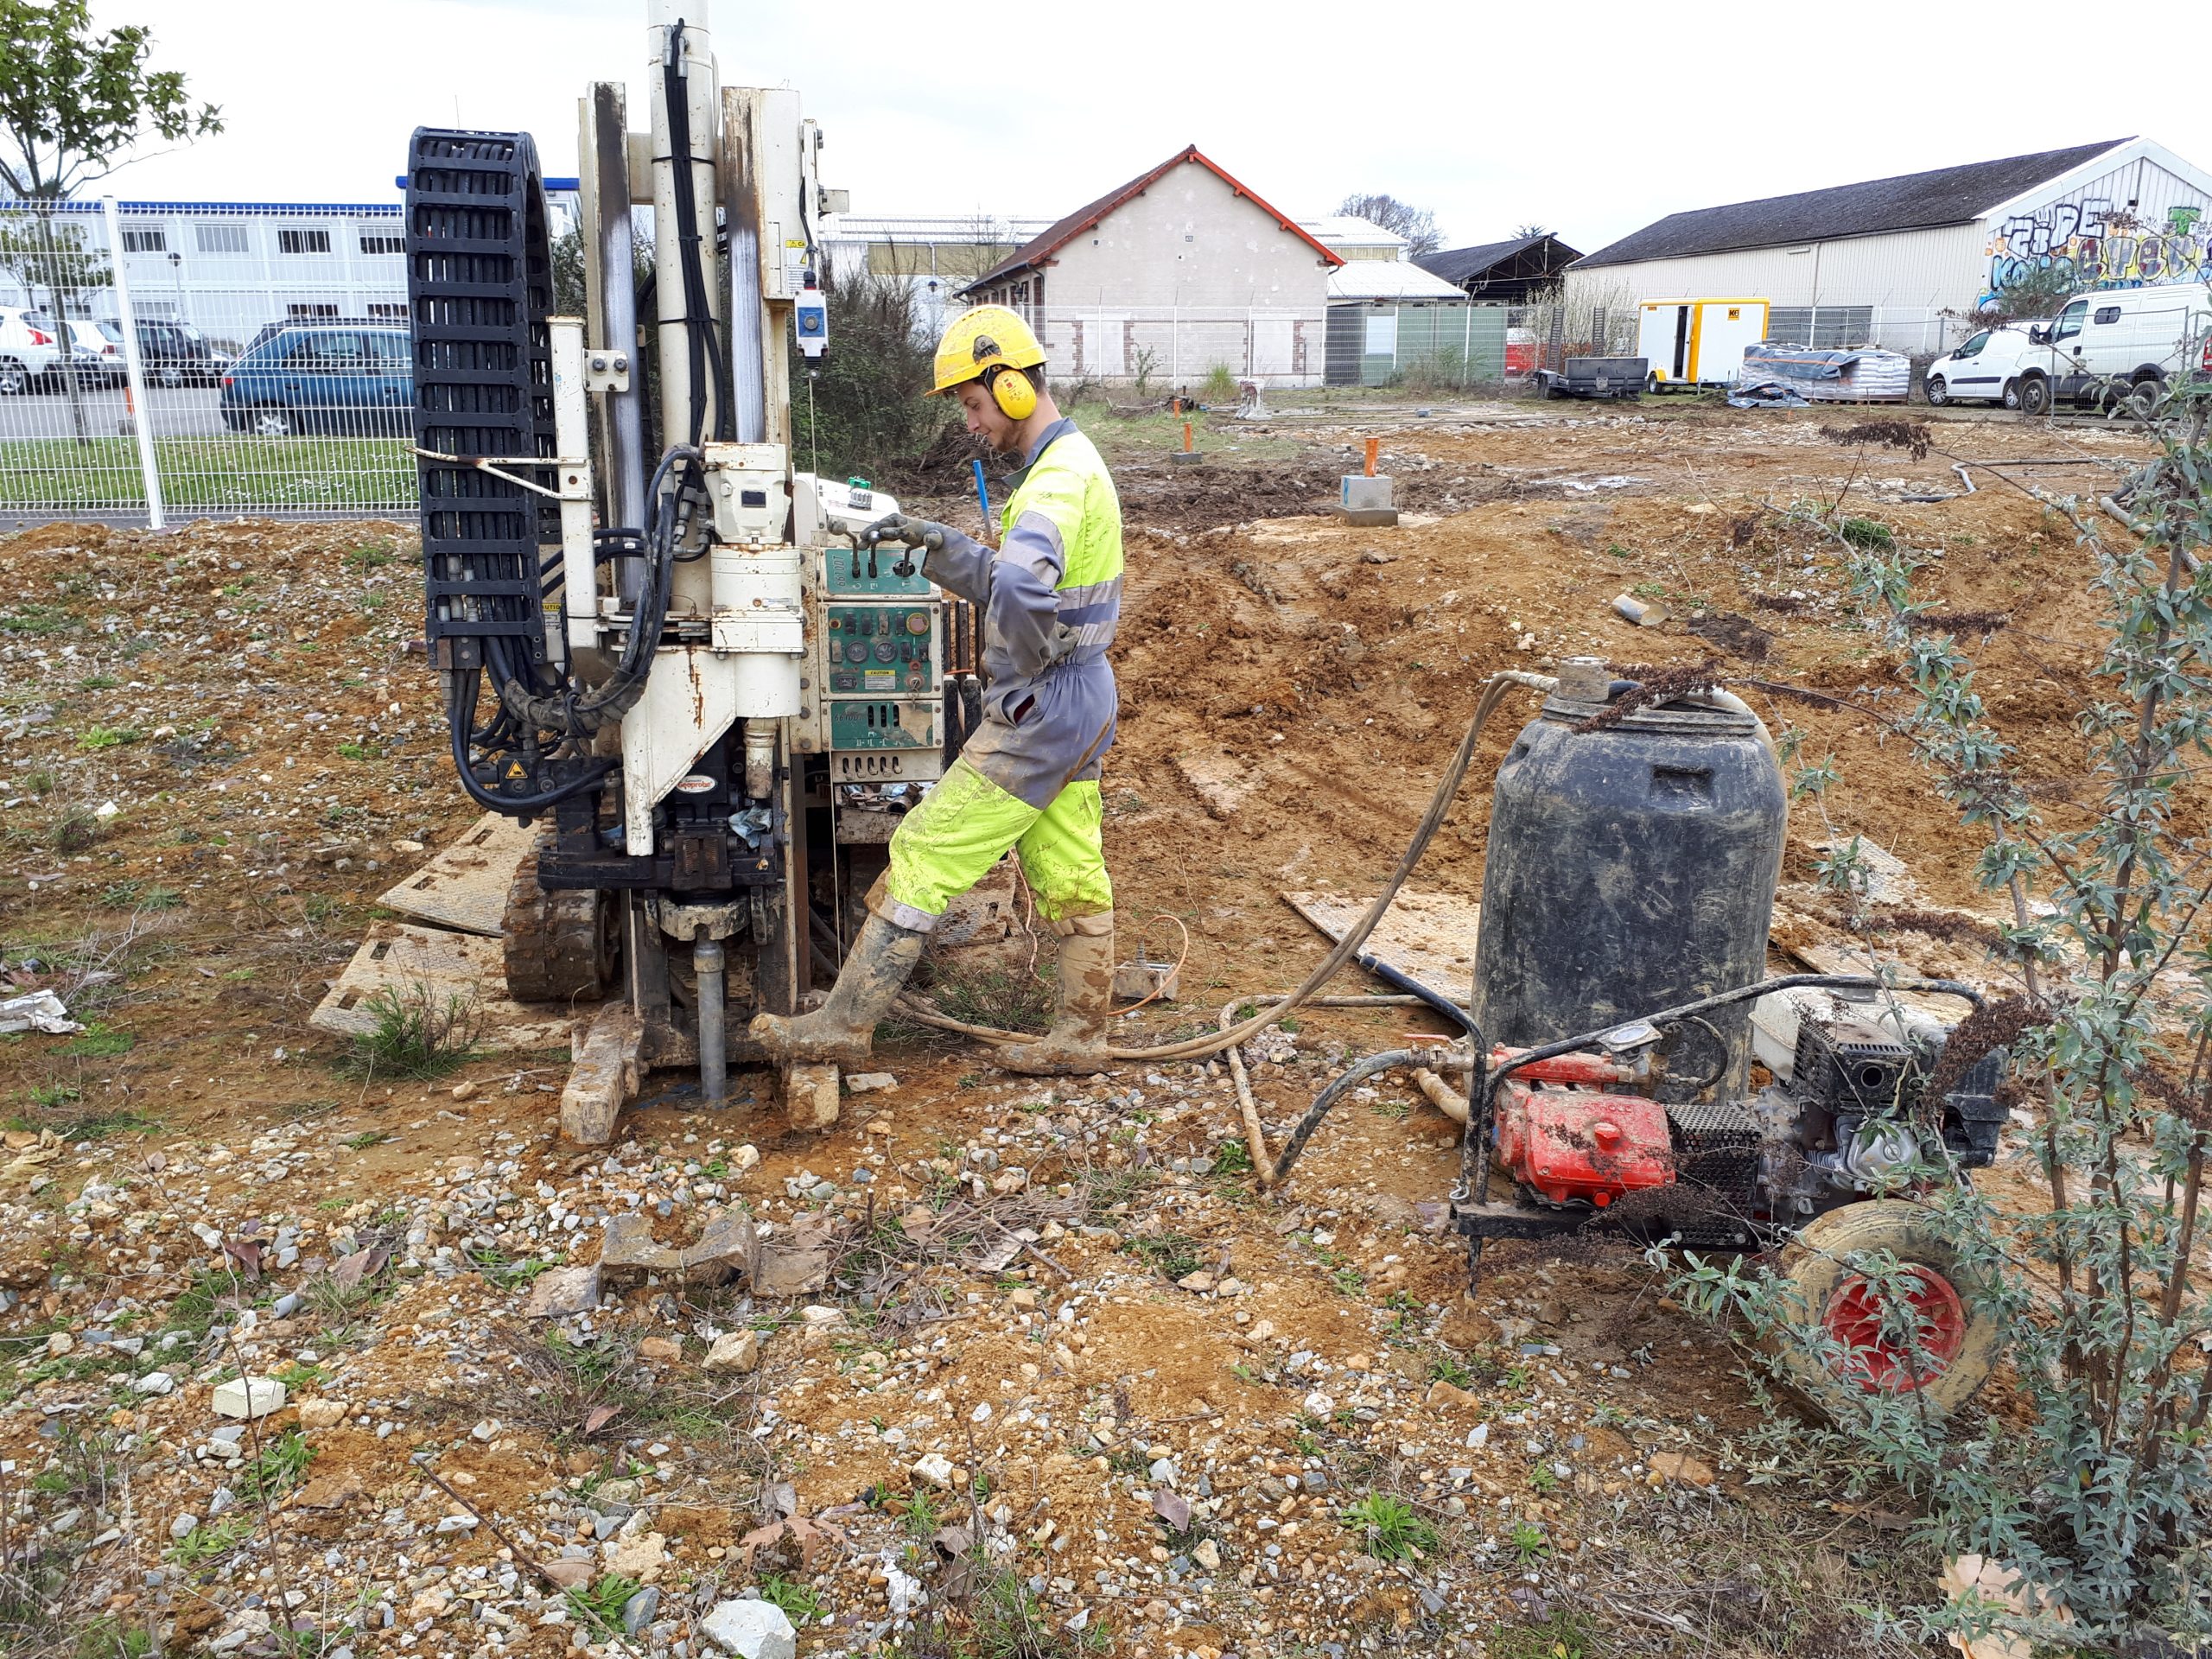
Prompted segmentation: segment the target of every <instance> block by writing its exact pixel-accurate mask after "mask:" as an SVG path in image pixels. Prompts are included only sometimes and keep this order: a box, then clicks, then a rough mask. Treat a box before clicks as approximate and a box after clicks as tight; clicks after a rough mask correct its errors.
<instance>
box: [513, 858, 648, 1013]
mask: <svg viewBox="0 0 2212 1659" xmlns="http://www.w3.org/2000/svg"><path fill="white" fill-rule="evenodd" d="M543 844H544V843H543V838H542V837H541V839H540V841H539V842H538V844H537V846H533V847H532V848H531V849H530V851H529V852H527V853H525V854H524V855H523V859H522V862H521V863H519V864H518V865H516V866H515V879H514V882H513V884H512V886H511V887H508V889H507V911H506V917H505V922H504V924H503V927H502V932H503V934H504V938H503V940H502V944H504V946H505V957H506V965H507V995H510V996H512V997H513V998H514V1000H515V1001H518V1002H596V1001H599V1000H600V999H601V997H603V996H605V995H607V992H608V990H609V989H610V988H612V987H613V984H614V983H615V970H616V968H617V965H618V963H620V958H621V944H622V936H621V930H620V925H619V921H618V917H617V912H616V911H615V907H614V905H613V901H612V900H611V899H610V898H609V896H608V895H607V894H606V893H595V892H592V891H589V890H588V889H579V888H563V889H561V890H560V891H559V892H556V893H548V892H546V891H545V890H544V889H543V887H539V886H538V885H537V854H538V848H539V847H542V846H543Z"/></svg>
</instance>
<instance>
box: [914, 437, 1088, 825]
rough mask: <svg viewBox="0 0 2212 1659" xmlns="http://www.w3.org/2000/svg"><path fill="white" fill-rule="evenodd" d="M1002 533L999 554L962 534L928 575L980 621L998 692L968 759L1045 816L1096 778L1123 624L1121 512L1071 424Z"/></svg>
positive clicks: (1028, 472) (1039, 445)
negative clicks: (1075, 787) (1072, 789)
mask: <svg viewBox="0 0 2212 1659" xmlns="http://www.w3.org/2000/svg"><path fill="white" fill-rule="evenodd" d="M1001 524H1002V525H1003V527H1004V535H1003V536H1002V537H1001V542H1000V545H999V548H998V550H997V551H995V552H994V551H993V550H991V549H989V548H987V547H985V546H984V545H983V544H982V543H980V542H976V541H972V540H970V539H969V537H965V536H962V535H959V534H958V533H957V532H955V533H953V534H951V535H949V536H948V537H946V538H945V544H944V547H943V548H942V549H940V550H933V551H931V553H930V554H929V555H928V556H927V558H926V559H925V561H924V564H923V570H924V574H925V575H927V576H928V577H929V578H930V580H931V581H932V582H936V583H937V584H938V586H939V587H941V588H944V589H946V590H947V591H948V592H950V593H954V594H958V595H959V596H960V597H961V598H963V599H964V600H968V601H970V602H971V603H973V604H974V605H975V606H976V607H977V609H978V610H979V611H981V612H982V614H983V619H984V628H985V641H984V650H983V666H984V668H985V670H986V671H987V672H988V674H989V676H990V685H989V687H988V690H986V691H985V692H984V694H983V720H982V725H981V726H980V727H979V728H977V729H976V732H975V734H973V735H972V736H970V737H969V740H968V746H967V747H966V748H965V749H963V751H962V753H963V755H964V756H965V757H966V758H967V760H968V761H969V764H970V765H972V766H975V768H976V770H977V771H978V772H982V774H983V775H984V776H985V777H986V778H988V779H990V780H991V781H992V782H993V783H995V784H996V785H998V786H999V787H1000V788H1001V789H1003V790H1005V791H1007V793H1008V794H1011V795H1016V796H1019V797H1020V798H1021V799H1022V800H1024V801H1027V803H1028V804H1030V805H1032V806H1034V807H1038V808H1039V809H1041V808H1044V807H1046V806H1049V805H1050V804H1052V798H1053V797H1054V796H1056V795H1058V793H1059V792H1060V791H1061V790H1062V789H1064V788H1065V787H1066V786H1067V785H1069V784H1071V783H1074V782H1076V781H1077V780H1079V779H1088V778H1096V777H1097V776H1098V772H1099V763H1100V762H1101V760H1103V758H1104V757H1105V753H1106V751H1107V750H1108V749H1109V747H1112V745H1113V741H1114V723H1115V710H1116V702H1117V694H1116V690H1115V687H1114V671H1113V668H1112V666H1111V665H1110V664H1108V662H1107V660H1106V648H1107V647H1108V646H1109V645H1112V644H1113V643H1114V629H1115V625H1116V623H1117V622H1118V621H1119V620H1120V619H1121V614H1122V501H1121V498H1120V496H1118V495H1117V494H1116V493H1115V490H1114V480H1113V477H1112V475H1111V474H1109V473H1108V472H1107V470H1106V461H1105V459H1104V457H1103V456H1102V455H1100V454H1099V453H1098V447H1097V446H1096V444H1094V443H1092V442H1091V441H1090V439H1089V438H1087V437H1085V436H1084V435H1083V434H1082V433H1080V432H1078V431H1077V430H1076V427H1075V423H1074V422H1073V421H1070V420H1065V419H1062V420H1058V421H1055V422H1053V423H1052V425H1050V426H1048V427H1046V429H1045V430H1044V432H1043V433H1042V434H1041V435H1039V438H1038V440H1037V442H1036V443H1035V444H1034V445H1033V446H1032V448H1031V449H1030V451H1029V455H1028V458H1027V465H1026V466H1025V467H1023V468H1022V470H1021V471H1020V473H1018V474H1015V476H1014V493H1013V494H1012V495H1011V496H1009V497H1008V498H1007V504H1006V508H1005V511H1004V512H1003V513H1002V515H1001Z"/></svg>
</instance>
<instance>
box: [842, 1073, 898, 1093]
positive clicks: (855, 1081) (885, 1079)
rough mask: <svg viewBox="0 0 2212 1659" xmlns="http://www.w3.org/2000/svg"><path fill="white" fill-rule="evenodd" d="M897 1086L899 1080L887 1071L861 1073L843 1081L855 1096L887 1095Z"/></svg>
mask: <svg viewBox="0 0 2212 1659" xmlns="http://www.w3.org/2000/svg"><path fill="white" fill-rule="evenodd" d="M898 1086H899V1079H898V1078H896V1077H893V1076H892V1075H891V1073H889V1072H888V1071H862V1072H860V1073H858V1074H857V1075H855V1076H849V1077H847V1078H846V1079H845V1087H846V1088H848V1089H849V1090H852V1092H853V1093H855V1094H856V1095H873V1094H880V1093H888V1092H889V1091H890V1090H894V1089H896V1088H897V1087H898Z"/></svg>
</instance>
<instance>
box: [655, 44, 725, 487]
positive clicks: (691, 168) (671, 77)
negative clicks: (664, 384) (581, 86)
mask: <svg viewBox="0 0 2212 1659" xmlns="http://www.w3.org/2000/svg"><path fill="white" fill-rule="evenodd" d="M682 63H683V19H681V18H678V19H677V22H675V24H674V25H673V26H672V27H671V29H669V31H668V56H667V58H666V59H665V60H664V62H663V63H662V66H661V87H662V92H663V96H664V98H665V99H666V101H667V105H668V149H669V159H670V165H671V168H672V169H673V168H681V169H682V170H681V173H680V175H679V176H678V177H677V185H676V244H677V257H678V258H679V259H680V260H681V261H682V263H683V333H684V339H685V342H686V344H687V345H688V346H690V356H691V442H693V443H695V444H699V443H704V442H706V441H707V392H708V388H709V386H713V387H715V389H717V391H719V389H720V387H721V342H720V341H719V340H716V339H715V323H714V312H713V310H712V308H710V307H709V304H708V302H707V278H706V272H705V267H704V266H703V265H702V263H701V260H700V252H699V203H698V199H697V196H696V194H695V192H696V166H697V163H696V161H695V160H694V159H693V157H692V155H691V101H690V99H688V98H687V97H685V96H684V92H683V80H684V77H683V71H682V70H681V68H680V67H678V66H679V65H681V64H682ZM710 376H711V378H710ZM715 403H716V404H718V405H719V407H718V409H717V410H716V416H717V419H716V421H715V435H716V436H718V437H721V438H723V439H725V440H726V439H728V438H729V437H731V436H733V435H734V429H732V428H731V424H730V423H731V422H732V420H733V419H734V415H733V412H732V410H730V407H729V403H730V400H729V399H728V397H716V398H715Z"/></svg>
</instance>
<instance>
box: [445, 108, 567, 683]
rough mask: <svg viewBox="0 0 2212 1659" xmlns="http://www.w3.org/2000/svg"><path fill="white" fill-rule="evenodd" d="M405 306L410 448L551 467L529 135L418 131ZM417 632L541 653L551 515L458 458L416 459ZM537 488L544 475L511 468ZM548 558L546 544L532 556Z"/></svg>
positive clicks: (547, 362)
mask: <svg viewBox="0 0 2212 1659" xmlns="http://www.w3.org/2000/svg"><path fill="white" fill-rule="evenodd" d="M407 303H408V313H409V321H410V327H411V329H412V332H413V338H414V354H415V411H414V413H415V442H416V446H417V448H422V449H429V450H433V451H435V452H437V453H439V454H448V455H454V456H458V457H474V456H488V457H493V458H499V457H514V458H518V459H529V458H550V457H552V456H553V454H555V444H554V435H553V373H552V354H551V342H550V335H549V333H548V330H547V327H546V318H547V317H548V316H549V315H550V314H551V312H552V309H553V262H552V253H551V244H550V240H549V239H548V235H547V230H546V213H545V190H544V184H543V178H542V176H541V175H540V172H539V168H538V164H537V146H536V145H535V144H534V143H531V137H530V135H529V134H528V133H520V132H456V131H448V130H439V129H434V128H429V127H423V128H417V129H416V133H415V137H414V139H413V142H412V143H411V144H410V147H409V150H408V167H407ZM416 467H417V469H418V475H419V477H420V480H421V483H422V492H423V590H424V601H425V607H426V621H425V636H424V637H425V639H427V640H428V642H429V647H430V651H431V654H432V658H433V659H434V660H437V659H438V647H439V645H440V643H441V642H442V641H444V640H448V639H450V640H455V641H459V640H463V639H470V640H478V641H480V640H483V639H489V638H493V637H501V638H505V639H511V640H513V641H515V642H516V646H517V647H518V649H519V651H520V652H521V653H522V656H523V659H524V660H526V661H528V662H530V663H533V664H536V663H542V662H543V661H544V660H545V658H546V641H545V626H546V615H547V607H548V605H549V602H551V601H556V600H557V597H558V592H559V582H560V563H559V557H560V555H559V543H560V528H559V526H560V519H559V509H558V508H557V506H556V505H554V504H553V503H552V502H550V501H548V500H547V499H545V498H544V497H543V496H541V495H537V494H533V493H531V492H530V491H527V490H525V489H524V488H522V487H521V486H519V485H518V484H516V483H514V482H512V481H511V480H507V479H504V478H499V477H496V476H494V475H493V474H490V473H486V472H485V471H483V470H481V469H480V468H478V467H473V466H467V465H463V464H461V463H460V462H458V461H432V460H429V459H428V458H426V457H423V456H419V455H418V456H417V457H416ZM517 470H518V474H519V475H520V476H524V477H527V478H529V479H531V481H532V482H534V483H541V484H542V483H548V482H550V477H549V476H548V475H546V474H544V473H543V472H542V471H537V470H531V469H517ZM541 549H543V552H541Z"/></svg>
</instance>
